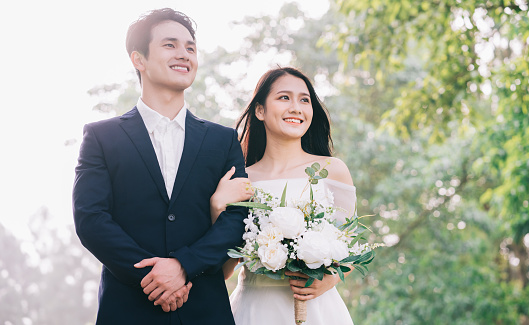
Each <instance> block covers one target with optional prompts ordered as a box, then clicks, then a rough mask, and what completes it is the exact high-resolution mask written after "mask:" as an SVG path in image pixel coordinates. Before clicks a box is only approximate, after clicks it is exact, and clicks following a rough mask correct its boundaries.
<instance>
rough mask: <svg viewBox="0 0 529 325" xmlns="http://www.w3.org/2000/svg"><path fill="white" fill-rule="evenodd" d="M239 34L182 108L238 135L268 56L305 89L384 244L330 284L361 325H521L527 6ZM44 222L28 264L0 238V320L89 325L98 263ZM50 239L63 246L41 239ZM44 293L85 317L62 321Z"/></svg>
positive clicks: (346, 14)
mask: <svg viewBox="0 0 529 325" xmlns="http://www.w3.org/2000/svg"><path fill="white" fill-rule="evenodd" d="M236 24H238V25H240V26H246V27H247V28H248V29H249V30H251V31H252V32H251V33H250V34H248V36H247V37H246V39H245V42H244V43H243V44H242V45H241V48H240V49H239V50H237V51H234V52H229V51H227V50H225V49H223V48H218V49H217V50H215V51H212V52H209V53H201V54H200V69H199V72H198V75H197V78H196V81H195V83H194V84H193V87H192V88H191V89H189V91H188V94H187V95H186V96H187V97H186V100H187V102H188V103H189V106H190V107H191V110H192V111H193V112H194V113H195V114H197V115H198V116H200V117H203V118H207V119H210V120H212V121H216V122H219V123H222V124H225V125H228V126H233V124H234V120H235V118H236V117H237V116H238V114H239V112H240V111H241V110H242V109H243V108H244V106H245V104H246V103H247V102H248V100H249V98H250V96H251V93H252V91H253V87H254V86H255V84H254V83H255V81H252V82H250V81H249V80H250V79H249V78H248V75H247V71H249V70H250V69H249V68H250V67H252V66H253V65H254V64H255V62H257V61H262V58H263V57H268V58H271V59H269V62H282V63H283V64H285V65H287V64H288V65H292V66H295V67H298V68H300V69H302V70H303V71H305V72H306V73H307V74H308V75H309V76H310V77H311V78H312V80H314V82H315V85H316V88H317V91H318V94H319V95H320V96H321V97H322V99H323V100H324V102H325V104H326V106H327V107H328V109H329V112H330V114H331V120H332V135H333V139H334V144H335V155H336V156H338V157H340V158H342V159H343V160H344V161H345V162H346V163H347V165H348V166H349V168H350V171H351V174H352V176H353V180H354V182H355V185H356V187H357V192H358V210H359V211H358V212H359V214H374V215H375V216H373V217H369V218H368V219H366V223H368V224H369V225H370V226H371V229H372V230H373V233H372V236H371V240H372V241H376V242H385V243H386V244H387V245H388V246H389V247H386V248H382V249H379V250H378V255H377V258H376V259H375V261H374V262H373V263H372V264H371V267H370V273H369V275H368V276H366V277H365V278H361V277H360V276H359V274H356V273H353V274H352V275H351V276H350V277H349V278H348V279H347V280H346V282H345V283H341V284H340V285H339V291H340V293H341V295H342V297H343V298H344V300H345V302H346V304H347V305H348V308H349V310H350V312H351V315H352V317H353V320H354V321H355V323H357V324H529V318H528V317H529V304H527V301H529V286H528V281H529V272H528V267H529V258H528V250H529V248H528V247H529V235H528V233H529V195H528V192H529V190H528V184H529V148H528V146H529V138H528V134H527V130H528V127H529V114H528V112H527V111H528V103H529V63H528V60H527V57H528V56H529V55H528V48H529V16H528V8H527V2H526V1H524V0H518V1H510V0H504V1H475V0H469V1H461V0H446V1H445V0H436V1H433V2H432V1H419V0H399V1H394V0H392V1H390V0H373V1H368V2H362V1H352V0H334V1H331V3H330V8H329V11H328V12H327V13H325V14H324V15H322V16H321V17H320V18H317V19H316V18H309V17H307V16H306V15H305V14H304V13H303V12H302V11H301V10H300V9H299V8H298V6H297V5H296V4H295V3H290V4H286V5H285V6H283V7H282V8H281V9H280V10H279V11H278V14H277V15H274V16H265V17H246V18H244V19H242V20H241V21H239V22H236ZM261 73H264V70H263V71H262V72H261ZM138 89H139V88H138V85H137V81H136V77H135V76H133V75H131V78H130V80H129V81H126V82H124V83H123V84H113V85H102V86H97V87H94V88H93V89H91V90H90V91H89V93H90V94H91V95H93V96H95V97H96V98H98V99H99V101H100V103H99V104H98V105H96V106H95V107H94V109H96V110H99V111H102V112H115V113H116V114H122V113H124V112H126V111H128V110H129V109H130V108H131V107H133V106H134V105H135V103H136V100H137V97H138V94H139V92H138ZM38 215H40V216H41V217H39V218H40V219H42V221H41V222H40V223H37V225H36V226H35V227H37V228H38V229H37V228H35V231H34V236H35V238H36V242H37V243H39V242H42V244H39V245H37V247H40V248H39V249H38V250H37V252H35V251H33V252H32V253H30V252H27V251H24V250H22V251H20V249H19V248H18V247H19V246H18V245H16V244H15V243H13V241H12V240H10V239H9V234H8V233H6V231H5V230H4V229H0V233H2V237H0V238H2V239H1V240H0V243H2V245H3V247H1V248H2V250H4V248H5V250H4V251H8V252H9V254H10V256H11V257H12V259H11V258H10V259H9V260H10V261H14V262H12V263H9V264H8V263H4V264H3V265H2V267H3V269H4V270H5V271H2V273H0V277H2V278H3V279H6V278H8V277H9V279H10V280H9V281H8V282H9V283H8V286H9V288H10V289H13V290H14V291H13V290H10V292H15V295H16V296H13V301H16V302H17V303H20V307H19V308H18V309H13V308H11V309H9V307H6V306H3V307H0V308H4V309H5V308H8V309H6V310H5V313H4V312H2V313H1V314H2V315H8V316H5V317H7V318H5V319H6V320H7V321H9V322H10V323H13V324H18V323H20V321H19V320H20V318H21V317H30V318H31V319H32V320H33V322H36V323H39V324H62V323H68V324H70V323H72V322H71V321H70V322H64V321H63V320H64V319H65V317H66V316H68V317H71V318H70V320H75V323H90V322H91V321H93V319H94V316H95V310H96V309H95V308H96V307H95V304H96V302H95V295H96V291H97V281H98V272H99V264H98V262H97V261H95V260H94V259H93V257H91V256H90V255H89V253H88V252H87V251H86V250H84V249H83V248H82V247H81V246H80V244H79V242H78V240H77V238H75V235H74V233H73V231H72V230H71V229H70V233H69V234H62V235H60V234H58V233H53V230H47V231H51V233H48V234H47V235H45V234H44V233H42V231H40V229H44V228H46V225H45V219H46V218H45V215H46V213H45V211H39V212H38ZM40 219H39V220H40ZM39 225H40V226H39ZM4 235H5V236H4ZM39 236H40V237H39ZM49 236H52V237H58V238H62V239H61V240H60V241H57V242H56V243H55V244H53V245H51V244H50V245H48V244H44V242H45V241H44V239H42V240H40V241H39V239H38V238H49ZM4 238H6V239H4ZM22 247H24V246H22ZM36 261H39V262H36ZM1 262H2V261H0V263H1ZM43 265H44V266H43ZM50 269H53V270H54V272H53V275H51V273H50V272H49V270H50ZM5 272H8V273H9V274H6V273H5ZM22 272H24V274H25V275H24V279H23V278H21V274H22ZM26 274H28V275H26ZM42 274H44V276H45V278H46V279H47V281H44V280H42ZM50 276H52V277H53V279H51V278H50ZM28 278H30V279H32V280H31V281H29V280H28ZM50 283H54V285H53V288H52V287H50ZM235 283H236V279H235V278H233V277H232V278H231V279H230V280H229V281H228V286H229V288H230V289H232V288H233V287H234V286H235ZM2 289H3V288H2ZM2 289H0V295H6V294H7V291H6V289H4V290H2ZM52 290H53V292H54V294H52V293H51V292H52ZM44 292H45V293H46V294H45V295H44V294H43V293H44ZM38 296H40V297H46V301H45V304H46V306H47V308H50V310H52V311H53V313H57V314H60V313H62V314H63V315H64V316H59V315H55V316H54V317H63V319H59V318H52V316H51V315H46V312H45V311H44V307H42V309H35V312H33V313H32V314H30V315H29V316H28V314H27V313H26V312H25V311H27V310H29V309H27V306H28V305H29V304H31V305H34V304H36V305H37V306H40V305H41V306H44V303H43V302H42V299H40V300H41V302H37V301H36V300H35V299H37V297H38ZM51 297H57V298H56V299H57V301H59V299H61V300H60V301H61V302H67V303H66V304H64V303H63V304H62V306H63V307H65V306H66V305H68V304H70V303H71V304H72V307H71V309H76V308H77V310H79V306H83V308H84V309H83V310H82V311H79V313H78V314H76V315H71V316H69V314H68V313H69V312H70V308H64V310H62V309H61V310H59V308H62V307H60V306H61V304H59V303H57V304H56V303H55V302H52V300H51ZM65 297H69V298H65ZM53 301H55V300H53ZM73 305H75V306H77V307H75V306H73ZM50 306H51V307H50ZM24 315H25V316H24ZM2 317H4V316H2Z"/></svg>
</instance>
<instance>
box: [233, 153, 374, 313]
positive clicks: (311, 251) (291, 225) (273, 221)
mask: <svg viewBox="0 0 529 325" xmlns="http://www.w3.org/2000/svg"><path fill="white" fill-rule="evenodd" d="M305 172H306V173H307V175H308V181H307V186H306V187H305V190H307V189H308V190H309V191H310V196H309V199H308V200H307V199H302V198H300V199H298V200H288V202H287V200H286V193H287V184H285V188H284V190H283V194H282V196H281V198H277V197H274V196H273V195H271V194H269V193H267V192H265V191H263V190H262V189H259V188H256V189H255V194H254V196H253V197H252V198H251V199H250V201H249V202H237V203H233V204H232V205H238V206H245V207H248V208H249V214H248V217H247V218H246V219H245V220H244V223H245V224H246V228H245V229H246V231H245V233H244V235H243V239H244V241H245V244H244V246H242V247H237V248H235V249H231V250H229V252H228V255H229V256H230V257H232V258H242V262H241V263H239V265H238V266H237V267H240V266H242V265H246V267H247V268H248V269H249V270H250V271H251V272H254V273H256V274H263V275H266V276H268V277H271V278H273V279H284V278H285V270H289V271H292V272H301V273H303V274H305V275H307V276H308V277H309V279H308V280H307V282H306V284H305V286H306V287H308V286H310V285H311V284H312V283H313V282H314V280H316V279H317V280H322V279H323V276H324V274H338V275H339V277H340V279H341V280H342V281H344V272H348V271H350V270H351V269H355V270H358V271H359V272H360V273H362V275H365V273H366V271H367V267H366V265H367V264H369V263H370V262H371V261H372V260H373V258H374V257H375V253H374V251H373V250H372V249H373V248H375V247H378V246H380V245H377V244H375V245H369V244H367V243H366V238H365V237H364V236H363V234H364V232H365V231H366V230H367V228H366V227H365V226H363V225H361V224H360V223H359V218H360V217H358V216H357V215H356V213H354V216H352V217H351V218H348V219H347V220H346V222H345V223H344V224H343V225H337V224H336V223H335V222H334V219H333V215H334V213H335V212H336V211H337V210H336V208H335V207H333V206H332V205H329V204H327V203H326V202H317V201H316V200H314V193H313V190H312V185H313V184H317V183H318V181H319V180H321V179H323V178H326V177H327V174H328V172H327V170H326V169H325V168H321V170H320V165H319V164H318V163H315V164H313V165H312V166H311V167H307V169H306V170H305ZM305 190H304V191H305ZM302 194H303V193H302ZM305 303H306V301H301V300H297V299H296V300H295V304H294V307H295V310H296V315H295V317H296V323H302V322H304V321H306V307H305Z"/></svg>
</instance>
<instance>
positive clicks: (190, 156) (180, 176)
mask: <svg viewBox="0 0 529 325" xmlns="http://www.w3.org/2000/svg"><path fill="white" fill-rule="evenodd" d="M206 130H207V126H206V125H205V124H204V121H203V120H201V119H199V118H197V117H196V116H194V115H193V114H191V112H190V111H187V115H186V131H185V134H186V137H185V141H184V151H183V152H182V158H181V159H180V166H179V167H178V173H177V174H176V179H175V184H174V187H173V193H172V194H171V203H170V205H169V208H171V206H172V205H173V203H174V202H175V200H176V198H177V197H178V194H179V193H180V191H181V190H182V186H183V185H184V183H185V181H186V179H187V176H188V175H189V172H190V171H191V167H193V164H194V162H195V159H196V157H197V154H198V152H199V151H200V146H201V145H202V141H203V140H204V136H205V135H206Z"/></svg>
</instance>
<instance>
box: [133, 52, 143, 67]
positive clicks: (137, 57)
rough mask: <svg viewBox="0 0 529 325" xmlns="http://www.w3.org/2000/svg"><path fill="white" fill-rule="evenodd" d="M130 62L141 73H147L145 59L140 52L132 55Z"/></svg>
mask: <svg viewBox="0 0 529 325" xmlns="http://www.w3.org/2000/svg"><path fill="white" fill-rule="evenodd" d="M130 60H131V61H132V65H134V68H136V69H137V70H139V71H145V57H144V56H143V54H141V53H140V52H138V51H133V52H132V53H131V54H130Z"/></svg>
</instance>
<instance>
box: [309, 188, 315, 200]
mask: <svg viewBox="0 0 529 325" xmlns="http://www.w3.org/2000/svg"><path fill="white" fill-rule="evenodd" d="M309 187H310V200H311V201H312V200H314V192H313V191H312V186H310V185H309Z"/></svg>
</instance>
